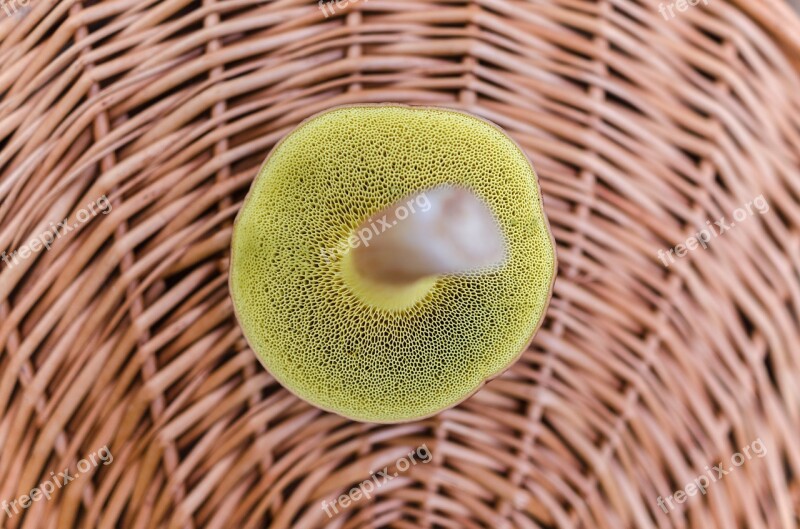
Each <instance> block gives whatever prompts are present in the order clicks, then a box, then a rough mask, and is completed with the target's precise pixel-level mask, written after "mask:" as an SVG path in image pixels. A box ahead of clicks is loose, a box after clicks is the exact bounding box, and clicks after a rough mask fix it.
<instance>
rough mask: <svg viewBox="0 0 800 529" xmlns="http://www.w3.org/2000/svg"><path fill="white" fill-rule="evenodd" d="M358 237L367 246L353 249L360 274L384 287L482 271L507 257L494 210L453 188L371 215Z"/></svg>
mask: <svg viewBox="0 0 800 529" xmlns="http://www.w3.org/2000/svg"><path fill="white" fill-rule="evenodd" d="M367 233H369V234H371V235H370V237H369V240H367V237H366V235H367ZM356 235H358V236H359V237H360V239H361V241H362V242H363V244H361V245H360V246H358V247H356V248H354V249H353V255H352V257H353V262H354V265H355V268H356V270H357V271H358V273H359V274H360V275H361V276H363V277H366V278H368V279H371V280H373V281H376V282H378V283H385V284H394V285H403V284H411V283H414V282H416V281H418V280H420V279H422V278H424V277H430V276H439V275H445V274H448V275H453V274H468V273H473V272H479V271H481V270H482V269H485V268H488V267H492V266H496V265H499V264H501V263H502V262H503V261H504V259H505V255H506V243H505V240H504V239H503V235H502V232H501V231H500V226H499V225H498V223H497V220H496V219H495V218H494V215H492V212H491V210H489V208H488V206H486V204H485V203H484V202H483V201H482V200H480V199H479V198H478V197H476V196H475V195H474V194H473V193H472V192H471V191H469V190H467V189H465V188H461V187H455V186H444V187H438V188H435V189H431V190H428V191H423V192H421V193H418V194H416V195H413V196H411V197H408V198H405V199H402V200H399V201H398V202H395V203H394V204H392V205H391V206H389V207H388V208H386V209H384V210H383V211H381V212H379V213H377V214H376V215H373V216H372V217H370V218H369V219H368V220H367V221H366V222H364V223H363V224H362V225H361V226H359V229H358V230H357V231H356Z"/></svg>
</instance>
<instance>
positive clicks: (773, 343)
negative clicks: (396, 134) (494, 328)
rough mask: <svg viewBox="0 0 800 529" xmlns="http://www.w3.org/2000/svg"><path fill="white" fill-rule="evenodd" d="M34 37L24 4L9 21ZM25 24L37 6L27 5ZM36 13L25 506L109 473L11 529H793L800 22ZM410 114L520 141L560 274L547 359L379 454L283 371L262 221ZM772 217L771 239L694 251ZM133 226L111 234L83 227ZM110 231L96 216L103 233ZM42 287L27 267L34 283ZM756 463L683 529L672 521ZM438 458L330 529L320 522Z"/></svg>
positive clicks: (456, 11) (251, 9)
mask: <svg viewBox="0 0 800 529" xmlns="http://www.w3.org/2000/svg"><path fill="white" fill-rule="evenodd" d="M6 3H7V4H8V3H9V2H8V1H7V2H6ZM16 5H18V4H16ZM327 9H329V10H332V11H333V14H332V15H331V14H330V13H327V14H328V15H329V16H327V17H326V13H323V12H322V11H321V10H320V9H319V6H318V5H317V4H316V3H313V2H307V1H300V0H287V1H284V0H278V1H274V2H260V1H255V0H226V1H217V0H202V1H194V2H190V1H187V0H109V1H102V2H91V1H90V2H81V1H78V0H38V1H37V0H31V1H30V2H29V3H28V4H27V5H26V6H21V5H18V9H17V10H16V11H15V12H13V13H12V14H10V15H7V14H6V12H4V11H2V10H0V65H2V68H0V95H1V98H0V251H2V250H5V251H6V252H8V254H10V253H11V252H13V251H16V250H18V249H20V248H23V247H27V245H28V244H29V241H30V240H31V239H33V238H35V237H37V236H38V235H39V234H42V233H44V232H45V231H47V230H50V229H51V228H52V226H53V224H55V223H59V222H61V221H62V220H63V219H65V218H66V219H68V225H69V226H75V228H74V229H72V230H70V231H69V233H64V234H63V236H61V237H58V238H57V239H56V240H55V241H54V242H53V243H52V245H51V246H52V247H51V249H50V250H46V249H40V250H39V251H33V249H32V248H31V252H30V253H31V255H30V256H28V257H26V258H22V257H20V255H21V254H17V256H18V257H19V259H18V262H17V263H16V264H14V265H13V266H9V265H8V264H6V263H5V262H0V418H1V422H0V500H7V501H11V500H12V499H14V498H18V497H20V496H21V495H24V494H28V493H29V492H30V491H31V489H32V488H33V487H36V486H37V485H38V484H39V483H41V482H42V481H44V480H45V479H47V478H48V477H49V476H50V473H51V472H58V471H61V470H62V469H64V468H67V467H74V466H75V464H76V462H77V461H78V460H80V459H81V458H82V457H84V456H86V455H88V454H90V453H92V452H94V451H97V450H98V449H99V448H100V447H103V446H108V448H109V449H110V451H111V453H113V456H114V460H113V462H112V463H111V464H109V465H108V466H105V465H100V466H98V467H97V468H94V469H92V470H90V471H88V472H87V473H86V474H84V475H81V476H80V477H79V478H77V479H76V480H75V481H74V482H73V483H70V484H69V485H67V486H65V487H64V488H63V489H59V490H58V491H57V492H56V493H54V494H53V497H52V499H51V500H49V501H47V500H42V501H37V502H34V503H33V505H32V506H31V507H30V508H28V509H25V510H24V511H22V512H20V513H18V514H14V516H10V517H6V516H5V513H4V512H3V511H2V510H0V524H2V526H3V527H13V528H16V527H25V528H56V527H58V528H67V527H102V528H112V527H125V528H156V527H170V528H172V527H176V528H193V527H209V528H229V527H244V528H250V527H271V528H275V529H281V528H316V527H332V528H369V527H373V528H377V527H393V528H400V529H405V528H409V529H410V528H420V527H422V528H432V527H442V528H453V529H461V528H467V529H472V528H484V527H486V528H512V527H513V528H523V529H533V528H550V527H559V528H586V529H594V528H602V529H607V528H609V529H618V528H667V527H670V528H671V527H675V528H686V527H691V528H699V529H707V528H724V529H740V528H748V529H777V528H781V529H784V528H794V527H797V526H798V518H797V514H796V513H797V512H798V511H800V483H799V482H798V474H800V384H799V383H798V380H800V325H798V323H800V322H798V314H799V313H800V312H799V311H798V308H799V307H800V235H799V233H800V207H799V206H798V202H799V201H798V197H799V196H800V74H799V73H798V68H799V67H800V60H798V57H799V55H798V52H800V21H799V20H798V18H797V17H796V15H794V13H793V12H792V10H791V8H790V5H789V3H787V2H784V1H779V0H757V1H756V0H737V1H735V2H731V1H727V0H710V2H708V5H704V3H703V2H700V4H699V5H698V6H694V7H691V8H689V9H688V10H687V11H685V12H680V13H678V14H677V15H676V17H675V18H674V19H671V20H665V19H664V18H663V17H662V15H661V14H659V12H658V2H655V1H650V0H647V1H644V0H641V1H632V0H600V1H597V2H595V1H588V0H541V1H535V2H534V1H532V2H523V1H512V0H475V1H466V0H465V1H456V0H443V1H441V2H437V3H434V2H425V1H414V0H360V1H353V0H351V1H350V3H348V5H347V6H346V7H344V8H342V9H340V8H338V7H336V5H335V4H333V5H331V6H329V7H328V8H327ZM385 101H393V102H400V103H406V104H423V105H440V106H446V107H451V108H457V109H461V110H465V111H468V112H472V113H475V114H477V115H479V116H481V117H484V118H486V119H489V120H491V121H493V122H495V123H497V124H498V125H500V126H502V127H504V128H505V129H506V130H507V131H508V132H509V133H510V134H511V135H512V136H513V138H514V139H515V140H516V141H517V142H518V143H519V144H520V145H521V146H522V148H523V149H525V150H526V152H527V153H528V155H529V156H530V158H531V160H532V161H533V163H534V166H535V167H536V169H537V172H538V174H539V177H540V180H541V186H542V191H543V195H544V202H545V208H546V210H547V213H548V216H549V219H550V222H551V225H552V227H553V232H554V236H555V239H556V241H557V244H558V252H559V262H560V269H559V277H558V279H557V281H556V285H555V290H554V297H553V301H552V304H551V307H550V310H549V312H548V316H547V319H546V321H545V324H544V326H543V328H542V330H541V331H540V332H539V334H538V335H537V337H536V339H535V340H534V342H533V343H532V345H531V346H530V348H529V350H528V351H526V352H525V353H524V354H523V356H522V358H521V360H520V361H519V362H518V363H517V364H516V365H515V366H514V367H513V368H512V369H510V370H509V371H508V372H507V373H506V374H504V375H503V376H502V377H500V378H499V379H497V380H494V381H493V382H491V383H490V384H488V385H487V386H486V387H485V388H484V389H483V390H481V391H480V392H478V393H477V394H476V395H475V396H474V397H472V398H471V399H469V400H468V401H466V402H465V403H463V404H461V405H459V406H457V407H456V408H453V409H451V410H448V411H446V412H443V413H441V414H439V415H437V416H435V417H433V418H431V419H427V420H424V421H420V422H415V423H410V424H404V425H395V426H379V425H367V424H359V423H354V422H351V421H348V420H345V419H342V418H340V417H338V416H336V415H332V414H328V413H324V412H321V411H319V410H317V409H315V408H313V407H311V406H309V405H307V404H306V403H304V402H302V401H300V400H298V399H297V398H295V397H294V396H292V395H291V394H289V393H288V392H287V391H286V390H284V389H283V388H282V387H280V386H279V385H278V384H277V383H276V382H275V380H274V379H273V378H272V377H270V376H269V375H268V374H267V373H266V372H265V371H264V370H263V369H262V368H261V367H260V366H259V364H258V362H257V360H256V359H255V357H254V355H253V353H252V351H250V350H249V348H248V346H247V344H246V342H245V341H244V339H243V337H242V334H241V331H240V329H239V327H238V325H237V323H236V321H235V318H234V316H233V313H232V307H231V302H230V299H229V296H228V290H227V269H228V256H229V252H228V246H229V243H230V237H231V229H232V222H233V218H234V216H235V214H236V212H237V211H238V208H239V207H240V205H241V202H242V199H243V197H244V195H245V193H246V192H247V189H248V187H249V185H250V183H251V181H252V179H253V177H254V176H255V174H256V171H257V170H258V168H259V165H260V163H261V162H262V160H263V159H264V157H265V156H266V154H267V153H268V152H269V150H270V149H271V147H273V146H274V145H275V144H276V143H277V142H278V141H279V140H280V139H281V138H282V137H283V136H284V135H285V134H286V133H287V132H288V131H290V130H291V129H292V128H293V127H294V126H295V125H296V124H297V123H299V122H300V121H302V120H303V119H305V118H306V117H308V116H310V115H313V114H315V113H317V112H320V111H322V110H324V109H326V108H330V107H333V106H336V105H342V104H352V103H364V102H369V103H377V102H385ZM760 195H763V198H764V200H765V201H766V202H767V203H768V204H769V211H768V212H766V213H763V214H760V213H758V212H756V213H755V214H753V215H749V216H748V218H747V220H746V221H743V222H741V223H737V225H736V226H735V228H731V229H730V230H729V231H728V232H727V233H725V234H723V235H720V236H719V237H717V238H714V240H713V241H712V242H711V243H709V245H708V248H707V249H703V248H697V249H695V250H693V251H691V252H689V253H688V255H686V256H684V257H680V258H677V259H676V260H675V262H674V263H671V264H670V266H669V267H665V266H664V265H663V264H662V262H661V261H660V258H659V254H658V251H659V250H664V251H668V250H669V249H670V248H673V247H674V246H676V245H677V244H679V243H684V242H685V241H687V238H689V237H690V236H692V234H694V233H696V232H697V231H698V230H699V229H701V228H703V227H704V226H706V225H707V224H706V221H712V222H714V221H716V220H718V219H719V218H720V217H723V216H725V217H726V218H727V221H728V222H730V221H731V220H732V217H731V214H732V212H733V211H735V210H736V209H737V208H740V207H742V206H744V205H745V204H747V203H748V202H752V201H753V199H754V198H755V197H758V196H760ZM101 197H107V198H108V199H109V201H110V206H109V208H110V210H106V211H103V212H100V213H97V212H96V213H97V214H93V215H90V216H87V215H86V214H85V213H86V211H85V210H86V208H87V206H88V205H89V204H98V203H99V202H98V199H100V198H101ZM82 210H84V211H82ZM12 262H13V261H12ZM756 439H761V440H762V441H763V444H764V446H765V447H766V449H767V453H766V455H765V456H764V457H763V458H762V457H757V458H753V459H752V460H749V461H747V462H746V463H744V464H743V465H742V466H741V468H737V469H736V470H735V472H732V473H731V474H730V475H727V476H725V477H724V478H721V479H720V480H719V481H718V482H716V483H714V484H713V486H711V487H709V489H708V492H707V494H705V495H700V494H698V495H696V496H695V497H691V498H688V499H687V500H686V501H685V502H683V503H676V504H675V505H676V508H675V509H674V510H670V511H669V512H668V513H664V512H663V511H662V510H661V509H660V508H659V506H658V505H657V503H656V499H657V498H658V497H659V496H669V495H671V494H673V492H674V491H676V490H678V489H681V488H684V487H685V485H686V484H688V483H691V482H692V481H693V480H694V479H696V477H697V476H699V475H701V474H704V473H705V472H706V471H705V467H706V466H710V465H717V464H718V463H719V462H720V461H725V460H729V459H730V457H731V455H733V454H734V453H736V452H738V451H740V450H741V449H742V448H743V447H745V446H748V445H749V444H750V443H751V442H753V441H754V440H756ZM423 444H425V445H426V446H427V447H428V448H429V449H430V452H431V453H432V454H433V459H432V460H431V461H430V463H427V464H418V465H415V466H412V467H411V468H409V469H408V470H407V471H405V472H403V473H402V475H400V476H398V477H396V478H394V479H392V480H391V481H390V482H388V483H387V484H386V485H385V486H384V487H382V488H380V489H379V491H378V493H377V497H376V498H373V499H370V500H366V499H362V500H361V501H356V502H353V503H352V505H350V506H349V507H348V508H342V509H340V512H339V513H338V514H336V515H335V516H332V517H330V518H329V517H328V516H327V515H326V514H325V511H324V510H323V509H322V508H321V507H320V504H321V502H322V501H323V500H331V499H333V498H336V497H338V496H339V495H341V494H343V493H346V492H347V491H348V490H349V489H350V488H351V487H352V486H353V484H356V483H358V482H361V481H363V480H365V479H368V478H369V477H370V471H374V470H379V469H383V468H384V467H385V466H387V465H388V466H391V465H393V464H394V462H395V461H397V460H398V458H400V457H402V456H403V455H404V454H408V453H409V452H410V451H411V450H413V449H414V448H416V447H418V446H420V445H423Z"/></svg>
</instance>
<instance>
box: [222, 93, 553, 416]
mask: <svg viewBox="0 0 800 529" xmlns="http://www.w3.org/2000/svg"><path fill="white" fill-rule="evenodd" d="M442 185H453V186H462V187H466V188H468V189H470V190H471V191H472V192H473V193H474V194H475V195H476V196H478V197H479V198H480V199H482V200H483V201H484V202H485V203H486V204H487V205H488V206H489V208H490V209H491V211H492V212H493V214H494V215H495V217H496V220H497V222H498V224H499V226H500V228H501V230H502V233H503V234H504V236H505V239H506V245H507V259H506V261H505V262H504V264H503V265H501V266H499V267H495V268H493V269H491V270H484V271H482V272H481V273H472V274H466V275H460V276H439V277H435V278H431V279H430V280H429V284H427V285H426V286H425V288H426V289H427V290H426V291H425V292H423V293H422V294H420V292H414V293H413V295H414V296H415V298H414V302H413V304H411V305H410V306H407V307H403V308H397V307H392V306H391V303H390V304H387V305H386V306H376V305H374V304H371V303H369V302H366V301H365V299H364V297H363V296H359V295H357V292H355V291H354V290H355V289H353V288H352V286H351V282H349V281H348V280H347V277H346V276H347V270H346V269H345V264H346V263H347V261H348V259H347V257H348V254H347V251H348V249H349V248H350V247H351V244H350V243H349V242H348V239H349V238H350V237H351V235H353V232H354V230H356V229H357V228H358V227H359V225H360V224H361V223H362V222H364V221H365V220H366V219H368V218H369V217H370V216H371V215H373V214H375V213H376V212H379V211H381V210H383V209H385V208H386V207H388V206H390V205H391V204H393V203H395V202H397V201H398V200H399V199H402V198H404V197H408V196H412V195H414V194H416V193H419V192H420V191H422V190H425V189H431V188H435V187H438V186H442ZM412 214H413V213H412ZM378 229H380V228H378ZM383 229H384V230H385V229H387V228H386V227H383ZM375 236H376V237H379V236H380V234H379V233H378V234H377V235H375ZM325 249H338V250H339V251H343V252H344V253H343V255H342V257H341V258H336V257H337V254H336V252H333V258H331V257H330V256H331V255H332V254H331V252H330V250H328V252H327V253H324V252H325ZM326 256H327V257H326ZM402 258H403V256H402V255H399V256H398V259H402ZM555 275H556V255H555V244H554V242H553V238H552V235H551V233H550V229H549V225H548V223H547V219H546V217H545V214H544V210H543V207H542V201H541V195H540V191H539V187H538V183H537V178H536V174H535V172H534V170H533V168H532V167H531V164H530V162H529V161H528V159H527V157H526V156H525V154H524V153H523V151H522V150H521V149H520V148H519V147H518V146H517V145H516V143H514V141H513V140H511V139H510V138H509V137H508V136H507V135H506V134H505V133H504V132H503V131H502V130H500V129H499V128H498V127H497V126H495V125H493V124H491V123H489V122H487V121H485V120H483V119H480V118H478V117H475V116H473V115H470V114H467V113H464V112H459V111H454V110H449V109H444V108H430V107H408V106H403V105H396V104H386V105H361V106H347V107H337V108H334V109H332V110H329V111H326V112H323V113H321V114H318V115H316V116H313V117H312V118H310V119H308V120H306V121H305V122H304V123H302V124H301V125H300V126H298V127H297V128H296V129H295V130H294V131H293V132H291V133H290V134H288V135H287V136H286V137H285V138H284V139H283V140H282V141H281V142H280V143H279V144H278V145H277V146H276V147H275V148H274V149H273V151H272V152H271V153H270V155H269V157H268V158H267V160H266V161H265V162H264V165H263V166H262V168H261V170H260V172H259V174H258V176H257V177H256V179H255V180H254V182H253V185H252V187H251V189H250V192H249V193H248V195H247V198H246V199H245V202H244V205H243V206H242V209H241V210H240V212H239V214H238V216H237V219H236V224H235V227H234V232H233V240H232V243H231V271H230V290H231V297H232V300H233V305H234V309H235V312H236V315H237V318H238V319H239V322H240V324H241V328H242V331H243V332H244V335H245V337H246V339H247V341H248V342H249V344H250V346H251V347H252V349H253V351H254V352H255V353H256V355H257V356H258V358H259V360H260V361H261V362H262V364H263V365H264V367H265V368H266V369H267V370H268V371H269V372H270V373H271V374H272V375H273V376H274V377H275V378H276V379H277V380H278V381H279V382H280V383H281V384H282V385H283V386H285V387H286V388H288V389H289V390H290V391H292V392H293V393H295V394H296V395H298V396H299V397H301V398H302V399H304V400H306V401H308V402H310V403H311V404H314V405H315V406H317V407H320V408H322V409H325V410H328V411H333V412H335V413H338V414H340V415H343V416H345V417H348V418H351V419H354V420H360V421H368V422H381V423H392V422H403V421H410V420H416V419H420V418H424V417H427V416H430V415H433V414H436V413H437V412H439V411H442V410H444V409H447V408H449V407H451V406H454V405H455V404H458V403H459V402H461V401H463V400H464V399H466V398H467V397H469V396H470V395H471V394H472V393H474V392H475V391H476V390H477V389H478V388H479V387H480V386H481V385H482V384H483V383H484V382H485V381H487V380H488V379H491V378H493V377H495V376H497V375H499V374H500V373H502V372H503V371H504V370H505V369H507V368H508V367H510V365H511V364H513V363H514V361H515V360H516V359H517V358H519V356H520V355H521V354H522V352H523V351H524V350H525V349H526V348H527V346H528V344H529V343H530V341H531V339H532V338H533V335H534V334H535V332H536V330H537V329H538V328H539V326H540V325H541V322H542V320H543V317H544V313H545V310H546V308H547V305H548V303H549V300H550V296H551V293H552V287H553V282H554V279H555ZM414 288H417V289H418V288H419V286H416V287H414Z"/></svg>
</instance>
